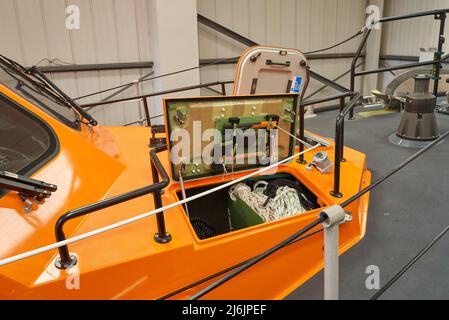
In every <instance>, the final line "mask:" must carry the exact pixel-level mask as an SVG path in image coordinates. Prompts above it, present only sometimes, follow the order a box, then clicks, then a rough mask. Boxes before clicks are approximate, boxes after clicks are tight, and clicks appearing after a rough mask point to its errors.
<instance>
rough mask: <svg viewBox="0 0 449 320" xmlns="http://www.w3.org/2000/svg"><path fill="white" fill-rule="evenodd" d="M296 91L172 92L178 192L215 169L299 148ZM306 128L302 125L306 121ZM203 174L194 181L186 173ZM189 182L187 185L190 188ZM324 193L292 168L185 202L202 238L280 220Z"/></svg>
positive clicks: (224, 170)
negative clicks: (318, 192) (176, 94)
mask: <svg viewBox="0 0 449 320" xmlns="http://www.w3.org/2000/svg"><path fill="white" fill-rule="evenodd" d="M298 99H299V96H298V95H296V94H274V95H248V96H224V97H223V96H222V97H193V98H169V99H166V100H165V120H166V127H167V128H168V136H169V148H170V160H171V174H172V177H173V180H175V181H179V182H180V186H181V190H183V191H180V192H178V198H179V199H183V198H184V197H187V198H189V197H192V196H195V195H197V194H200V193H203V192H205V191H207V190H210V189H212V188H214V187H216V186H217V185H212V184H213V182H212V180H215V179H211V177H213V176H223V177H226V176H227V175H228V174H230V173H236V172H239V171H247V170H250V169H259V168H262V167H266V166H269V165H271V164H273V163H277V162H279V161H282V160H284V159H287V158H289V157H290V156H292V155H293V152H294V146H295V140H294V135H295V132H296V131H295V128H296V123H297V121H296V119H297V116H298V113H297V106H298ZM301 129H302V128H301ZM189 180H199V181H201V183H196V184H195V185H196V186H198V185H200V186H199V187H195V188H193V189H187V188H185V181H189ZM186 189H187V190H186ZM318 207H319V205H318V200H317V197H316V196H315V195H314V194H313V193H312V192H310V190H308V189H307V188H305V187H304V185H303V184H301V183H300V182H299V181H297V180H296V179H295V178H294V177H293V176H292V175H289V174H287V173H279V174H276V175H266V176H259V177H257V178H252V179H248V180H247V181H244V182H243V183H240V184H235V185H234V186H232V187H230V188H225V189H221V190H219V191H216V192H214V193H211V194H209V195H207V196H204V197H202V198H200V199H197V200H194V201H191V202H189V203H188V204H187V205H185V206H184V209H185V211H186V214H187V215H188V216H189V219H190V222H191V224H192V226H193V228H194V230H195V232H196V234H197V236H198V238H200V239H207V238H211V237H214V236H216V235H221V234H225V233H228V232H231V231H233V230H240V229H245V228H248V227H251V226H255V225H258V224H262V223H267V222H272V221H277V220H280V219H283V218H286V217H289V216H295V215H298V214H301V213H305V212H307V211H310V210H313V209H316V208H318Z"/></svg>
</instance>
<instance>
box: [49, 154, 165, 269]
mask: <svg viewBox="0 0 449 320" xmlns="http://www.w3.org/2000/svg"><path fill="white" fill-rule="evenodd" d="M165 150H167V146H165V145H164V146H160V147H156V148H154V149H152V150H151V151H150V161H151V172H152V175H153V182H154V183H153V184H152V185H150V186H147V187H143V188H140V189H137V190H133V191H130V192H127V193H124V194H122V195H119V196H115V197H112V198H109V199H106V200H102V201H98V202H96V203H93V204H89V205H87V206H84V207H81V208H78V209H75V210H72V211H69V212H67V213H65V214H64V215H62V216H61V217H60V218H59V219H58V221H57V222H56V225H55V235H56V241H57V242H60V241H64V240H66V236H65V233H64V225H65V224H66V223H67V222H68V221H70V220H73V219H75V218H79V217H82V216H85V215H87V214H89V213H92V212H94V211H98V210H102V209H105V208H109V207H112V206H115V205H117V204H120V203H123V202H125V201H129V200H132V199H136V198H139V197H142V196H144V195H148V194H151V193H152V194H153V201H154V206H155V208H156V209H159V208H161V207H162V199H161V192H162V190H163V189H164V188H166V187H167V186H168V184H169V183H170V177H169V176H168V173H167V172H166V171H165V169H164V166H163V165H162V163H161V162H160V160H159V158H158V157H157V153H159V152H162V151H165ZM159 175H160V176H161V177H162V181H159ZM156 219H157V227H158V233H157V234H156V235H155V240H156V241H157V242H159V243H167V242H169V241H170V240H171V236H170V234H169V233H167V231H166V228H165V219H164V212H159V213H157V214H156ZM58 250H59V258H58V259H57V260H56V266H57V267H58V268H60V269H67V268H70V267H72V266H74V265H75V264H76V263H77V258H76V256H75V255H71V254H70V252H69V248H68V246H67V245H64V246H61V247H59V248H58Z"/></svg>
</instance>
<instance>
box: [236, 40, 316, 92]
mask: <svg viewBox="0 0 449 320" xmlns="http://www.w3.org/2000/svg"><path fill="white" fill-rule="evenodd" d="M308 82H309V77H308V72H307V60H306V57H305V56H304V54H302V53H301V52H300V51H298V50H294V49H285V48H279V47H264V46H257V47H252V48H249V49H248V50H247V51H246V52H244V53H243V54H242V56H241V57H240V59H239V61H238V64H237V68H236V71H235V83H234V92H233V93H234V95H245V94H270V93H298V94H302V92H303V90H305V88H307V84H308Z"/></svg>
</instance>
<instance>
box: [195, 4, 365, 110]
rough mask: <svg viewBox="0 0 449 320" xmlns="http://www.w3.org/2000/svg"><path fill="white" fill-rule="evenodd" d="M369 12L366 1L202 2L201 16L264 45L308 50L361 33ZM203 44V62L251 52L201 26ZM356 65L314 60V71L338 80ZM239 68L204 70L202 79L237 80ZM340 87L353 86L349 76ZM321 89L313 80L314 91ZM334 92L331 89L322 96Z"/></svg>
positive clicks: (349, 46)
mask: <svg viewBox="0 0 449 320" xmlns="http://www.w3.org/2000/svg"><path fill="white" fill-rule="evenodd" d="M365 8H366V3H365V1H361V0H198V11H199V13H200V14H202V15H204V16H206V17H208V18H210V19H212V20H214V21H217V22H218V23H220V24H223V25H224V26H226V27H228V28H230V29H232V30H234V31H236V32H238V33H240V34H242V35H243V36H245V37H248V38H250V39H252V40H254V41H256V42H258V43H260V44H265V45H279V46H285V47H291V48H297V49H299V50H301V51H303V52H307V51H311V50H316V49H321V48H324V47H327V46H330V45H333V44H335V43H337V42H339V41H341V40H343V39H345V38H347V37H349V36H350V35H352V34H354V33H356V32H357V30H360V28H362V26H363V25H364V24H365ZM199 42H200V57H201V58H202V59H208V58H228V57H233V56H238V55H240V54H241V53H242V52H243V50H245V46H243V45H240V44H238V43H236V42H235V41H233V40H230V39H229V38H227V37H225V36H222V35H217V33H215V32H214V31H212V30H210V29H208V28H207V27H204V26H201V25H200V27H199ZM357 43H358V39H356V40H352V41H351V42H348V43H346V44H344V45H342V46H340V47H338V48H336V49H332V50H329V51H326V53H347V52H354V51H355V50H356V48H357ZM350 62H351V60H350V59H329V60H311V65H312V68H313V70H314V71H316V72H318V73H321V74H323V75H324V76H326V77H328V78H335V77H337V76H338V75H339V74H342V73H343V72H345V71H347V70H348V69H349V66H350ZM234 68H235V66H234V65H220V66H213V67H206V68H203V69H202V70H201V77H202V81H203V82H208V81H214V80H216V79H220V80H232V79H233V74H234ZM340 83H342V84H344V85H346V86H348V85H349V79H348V77H345V78H343V79H342V80H341V81H340ZM320 86H321V85H320V84H319V83H317V82H315V81H313V82H312V83H311V86H310V87H309V89H308V90H309V91H308V92H312V91H314V90H315V89H316V88H318V87H320ZM229 90H230V87H229ZM205 92H206V91H205ZM333 93H335V91H332V89H329V90H325V91H323V93H322V94H323V95H329V94H333ZM333 103H334V104H335V102H333Z"/></svg>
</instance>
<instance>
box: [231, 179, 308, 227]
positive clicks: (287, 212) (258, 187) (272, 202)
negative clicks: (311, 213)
mask: <svg viewBox="0 0 449 320" xmlns="http://www.w3.org/2000/svg"><path fill="white" fill-rule="evenodd" d="M267 185H268V182H266V181H258V182H256V183H255V184H254V186H253V190H251V188H250V187H249V186H248V185H246V184H245V183H239V184H237V185H235V186H233V187H232V188H231V189H229V196H230V198H231V200H232V201H236V200H237V197H238V198H240V199H241V200H242V201H243V202H245V203H246V204H247V205H248V206H249V207H250V208H251V209H253V210H254V212H256V213H257V214H258V215H259V216H260V217H261V218H262V220H263V221H264V222H271V221H276V220H279V219H282V218H286V217H291V216H294V215H297V214H300V213H304V212H306V209H304V208H303V207H302V205H301V202H300V200H299V197H298V192H297V191H296V190H295V189H293V188H290V187H288V186H282V187H279V188H278V189H277V191H276V196H275V197H274V198H272V199H269V200H268V196H266V195H265V194H264V191H265V190H266V188H267ZM267 200H268V203H267ZM265 204H266V205H265Z"/></svg>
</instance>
